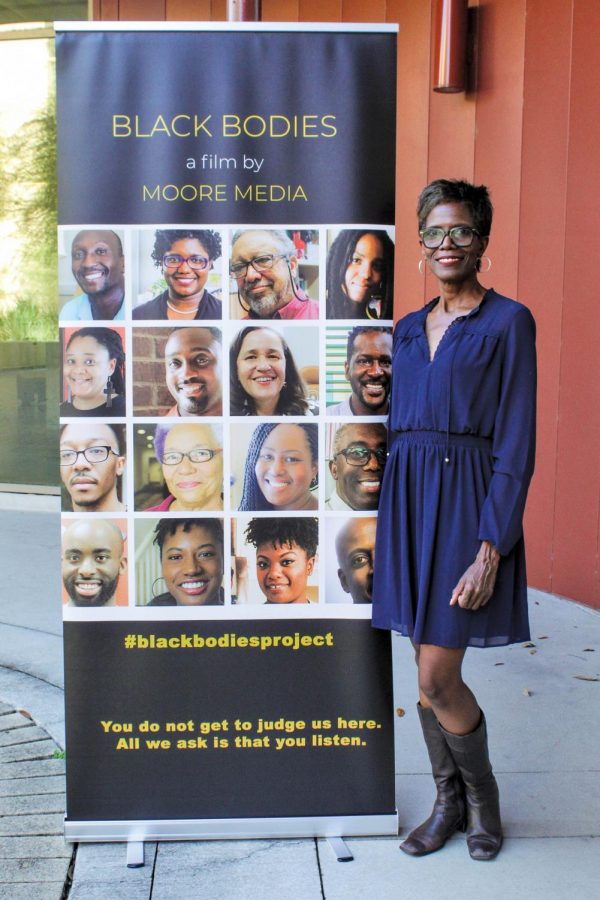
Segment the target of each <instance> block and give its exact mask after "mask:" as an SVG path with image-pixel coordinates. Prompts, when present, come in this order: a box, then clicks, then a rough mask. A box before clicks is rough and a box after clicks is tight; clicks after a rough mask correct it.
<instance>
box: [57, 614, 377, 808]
mask: <svg viewBox="0 0 600 900" xmlns="http://www.w3.org/2000/svg"><path fill="white" fill-rule="evenodd" d="M134 642H135V646H132V644H133V643H134ZM169 644H170V645H171V646H169ZM65 657H66V671H65V684H66V702H67V746H68V748H69V749H68V754H69V755H68V759H69V783H68V789H69V790H68V798H67V808H68V815H69V819H78V820H86V819H113V820H114V819H123V818H125V819H180V818H183V819H206V818H227V817H234V818H236V817H265V818H266V817H293V816H332V815H354V816H356V815H372V814H381V813H386V812H387V813H393V811H394V804H393V798H394V762H393V734H392V727H393V723H392V720H391V710H392V697H391V682H390V672H389V660H390V647H389V635H387V634H385V633H383V632H374V631H373V630H372V629H371V626H370V624H369V623H368V622H365V621H328V622H324V621H320V622H315V621H308V622H307V621H306V620H294V619H291V620H287V621H285V622H274V621H269V622H264V621H263V622H257V621H254V622H248V621H246V622H240V621H236V622H215V621H211V622H197V621H195V622H192V621H187V622H181V623H174V622H169V623H164V622H163V623H158V622H154V623H150V624H149V623H148V622H141V621H136V622H128V623H121V622H94V623H80V622H66V623H65ZM342 659H343V660H345V665H344V668H343V670H341V669H340V660H342Z"/></svg>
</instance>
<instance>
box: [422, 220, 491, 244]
mask: <svg viewBox="0 0 600 900" xmlns="http://www.w3.org/2000/svg"><path fill="white" fill-rule="evenodd" d="M447 235H449V236H450V240H451V241H452V243H453V244H454V246H455V247H470V246H471V244H472V243H473V238H474V237H475V235H477V237H480V234H479V232H478V231H477V229H476V228H471V227H470V226H469V225H455V226H454V227H453V228H449V229H448V231H445V230H444V229H443V228H424V229H423V230H422V231H420V232H419V237H420V238H421V241H422V242H423V246H424V247H427V249H428V250H437V248H438V247H441V246H442V244H443V243H444V240H445V239H446V236H447Z"/></svg>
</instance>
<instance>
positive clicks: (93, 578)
mask: <svg viewBox="0 0 600 900" xmlns="http://www.w3.org/2000/svg"><path fill="white" fill-rule="evenodd" d="M61 568H62V579H63V585H64V588H65V592H66V594H67V596H68V598H69V600H68V603H67V605H68V606H83V607H92V606H93V607H97V606H116V605H117V588H118V586H119V579H120V577H121V576H122V575H125V573H126V572H127V557H126V555H125V542H124V538H123V533H122V531H121V529H120V528H119V526H118V525H117V524H116V523H115V522H112V521H110V520H108V519H93V518H89V519H76V520H74V521H71V522H69V523H68V524H67V525H66V527H65V528H64V530H63V535H62V557H61ZM119 602H121V603H122V602H123V600H122V599H121V600H120V601H119Z"/></svg>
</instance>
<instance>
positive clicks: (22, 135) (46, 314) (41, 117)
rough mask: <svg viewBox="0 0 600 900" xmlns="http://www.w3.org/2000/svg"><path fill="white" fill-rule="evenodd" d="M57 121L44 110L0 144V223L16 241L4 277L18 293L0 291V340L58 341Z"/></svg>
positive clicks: (49, 108)
mask: <svg viewBox="0 0 600 900" xmlns="http://www.w3.org/2000/svg"><path fill="white" fill-rule="evenodd" d="M56 210H57V174H56V115H55V102H54V97H51V98H50V100H49V102H48V104H47V107H46V109H44V110H41V111H40V112H39V113H38V114H37V115H35V116H34V117H33V118H32V119H30V120H29V121H28V122H26V123H25V124H24V125H22V126H21V127H20V128H19V130H18V132H17V133H16V134H12V135H9V136H6V137H4V138H1V139H0V220H4V221H5V222H9V223H10V224H11V225H12V231H13V233H14V235H15V236H17V238H18V242H19V248H18V250H17V251H16V253H15V254H14V255H15V257H16V258H15V259H13V260H10V261H9V262H8V263H6V264H5V266H4V272H3V273H2V274H3V277H4V279H5V281H6V280H8V277H11V278H13V279H14V277H15V275H16V276H18V277H19V292H18V295H16V296H15V295H14V294H12V293H10V292H8V291H7V290H3V289H0V301H1V302H0V308H1V310H2V312H0V340H4V341H6V340H32V341H39V340H50V341H55V340H57V339H58V332H57V326H56V320H57V295H58V286H57V247H56V221H57V216H56Z"/></svg>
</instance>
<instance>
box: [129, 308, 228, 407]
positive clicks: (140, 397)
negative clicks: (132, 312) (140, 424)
mask: <svg viewBox="0 0 600 900" xmlns="http://www.w3.org/2000/svg"><path fill="white" fill-rule="evenodd" d="M221 341H222V336H221V331H220V329H219V328H214V327H212V326H211V327H208V326H205V325H200V324H198V325H188V326H184V327H181V328H165V327H158V328H153V327H142V328H135V329H134V331H133V412H134V414H135V415H138V416H172V417H179V416H220V415H222V410H223V402H222V387H223V385H222V372H221Z"/></svg>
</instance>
